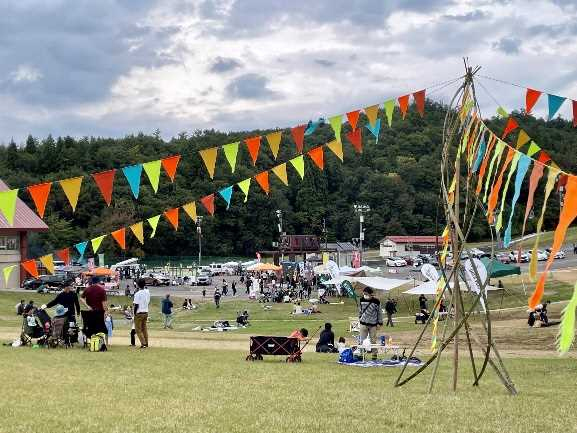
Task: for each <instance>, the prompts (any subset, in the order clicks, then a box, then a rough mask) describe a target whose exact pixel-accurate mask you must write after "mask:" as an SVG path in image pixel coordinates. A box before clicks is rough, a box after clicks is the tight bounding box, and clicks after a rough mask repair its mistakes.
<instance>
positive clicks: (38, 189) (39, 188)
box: [28, 182, 52, 218]
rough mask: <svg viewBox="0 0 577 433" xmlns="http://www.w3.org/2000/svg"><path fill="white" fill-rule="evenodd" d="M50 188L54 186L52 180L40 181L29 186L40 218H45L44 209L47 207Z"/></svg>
mask: <svg viewBox="0 0 577 433" xmlns="http://www.w3.org/2000/svg"><path fill="white" fill-rule="evenodd" d="M50 188H52V182H46V183H39V184H37V185H32V186H29V187H28V193H29V194H30V197H32V200H33V201H34V204H35V205H36V211H37V212H38V215H40V218H44V210H45V209H46V201H47V200H48V195H49V194H50Z"/></svg>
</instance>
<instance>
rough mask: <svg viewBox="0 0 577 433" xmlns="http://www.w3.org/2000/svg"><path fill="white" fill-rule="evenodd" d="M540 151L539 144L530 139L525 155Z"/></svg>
mask: <svg viewBox="0 0 577 433" xmlns="http://www.w3.org/2000/svg"><path fill="white" fill-rule="evenodd" d="M540 151H541V148H540V147H539V146H537V144H536V143H535V142H534V141H532V142H531V144H530V145H529V149H527V155H528V156H533V155H535V154H536V153H537V152H540Z"/></svg>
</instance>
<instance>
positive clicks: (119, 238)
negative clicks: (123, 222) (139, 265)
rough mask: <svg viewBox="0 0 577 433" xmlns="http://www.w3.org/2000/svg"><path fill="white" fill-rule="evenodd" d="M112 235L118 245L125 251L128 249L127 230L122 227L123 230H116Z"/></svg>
mask: <svg viewBox="0 0 577 433" xmlns="http://www.w3.org/2000/svg"><path fill="white" fill-rule="evenodd" d="M110 235H111V236H112V237H113V238H114V240H115V241H116V242H117V243H118V246H119V247H120V248H121V249H123V250H125V249H126V228H125V227H122V228H121V229H118V230H115V231H113V232H112V233H110Z"/></svg>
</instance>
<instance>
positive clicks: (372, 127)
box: [341, 119, 381, 160]
mask: <svg viewBox="0 0 577 433" xmlns="http://www.w3.org/2000/svg"><path fill="white" fill-rule="evenodd" d="M366 126H367V129H368V130H369V131H371V134H373V135H374V137H375V143H378V142H379V132H380V131H381V119H377V122H376V123H375V124H374V125H366ZM341 160H342V158H341Z"/></svg>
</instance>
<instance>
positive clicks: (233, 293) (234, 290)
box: [231, 281, 236, 296]
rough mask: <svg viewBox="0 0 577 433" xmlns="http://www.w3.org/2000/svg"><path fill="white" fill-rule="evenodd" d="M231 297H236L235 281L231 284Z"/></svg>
mask: <svg viewBox="0 0 577 433" xmlns="http://www.w3.org/2000/svg"><path fill="white" fill-rule="evenodd" d="M231 287H232V296H236V281H233V282H232V285H231Z"/></svg>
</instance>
